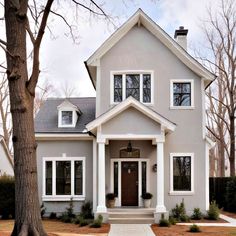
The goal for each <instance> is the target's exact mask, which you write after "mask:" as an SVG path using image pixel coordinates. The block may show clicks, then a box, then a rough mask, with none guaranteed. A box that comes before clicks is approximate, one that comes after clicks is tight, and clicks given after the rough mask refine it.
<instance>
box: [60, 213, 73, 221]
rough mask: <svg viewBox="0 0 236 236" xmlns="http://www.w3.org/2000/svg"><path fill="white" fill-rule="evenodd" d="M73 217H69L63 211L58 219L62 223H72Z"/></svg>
mask: <svg viewBox="0 0 236 236" xmlns="http://www.w3.org/2000/svg"><path fill="white" fill-rule="evenodd" d="M73 219H74V218H71V217H69V215H68V214H67V213H66V212H64V213H63V214H62V215H61V217H60V220H61V221H62V222H64V223H72V222H73Z"/></svg>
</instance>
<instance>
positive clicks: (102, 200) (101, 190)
mask: <svg viewBox="0 0 236 236" xmlns="http://www.w3.org/2000/svg"><path fill="white" fill-rule="evenodd" d="M105 194H106V193H105V142H99V143H98V206H97V213H106V212H107V208H106V196H105Z"/></svg>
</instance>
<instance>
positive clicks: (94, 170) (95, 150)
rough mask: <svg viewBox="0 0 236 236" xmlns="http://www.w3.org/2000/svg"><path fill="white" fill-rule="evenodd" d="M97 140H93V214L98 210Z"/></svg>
mask: <svg viewBox="0 0 236 236" xmlns="http://www.w3.org/2000/svg"><path fill="white" fill-rule="evenodd" d="M97 168H98V167H97V140H96V138H93V212H94V213H95V212H96V210H97V184H98V181H97V179H98V178H97V177H98V175H97Z"/></svg>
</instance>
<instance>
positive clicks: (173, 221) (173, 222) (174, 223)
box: [169, 216, 177, 225]
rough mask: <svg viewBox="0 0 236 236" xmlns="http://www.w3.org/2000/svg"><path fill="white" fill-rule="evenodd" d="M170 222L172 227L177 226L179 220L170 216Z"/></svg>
mask: <svg viewBox="0 0 236 236" xmlns="http://www.w3.org/2000/svg"><path fill="white" fill-rule="evenodd" d="M169 222H170V224H171V225H176V223H177V220H176V219H175V218H174V217H173V216H170V217H169Z"/></svg>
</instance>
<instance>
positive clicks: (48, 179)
mask: <svg viewBox="0 0 236 236" xmlns="http://www.w3.org/2000/svg"><path fill="white" fill-rule="evenodd" d="M45 168H46V171H45V172H46V183H45V184H46V191H45V192H46V195H52V161H46V164H45Z"/></svg>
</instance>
